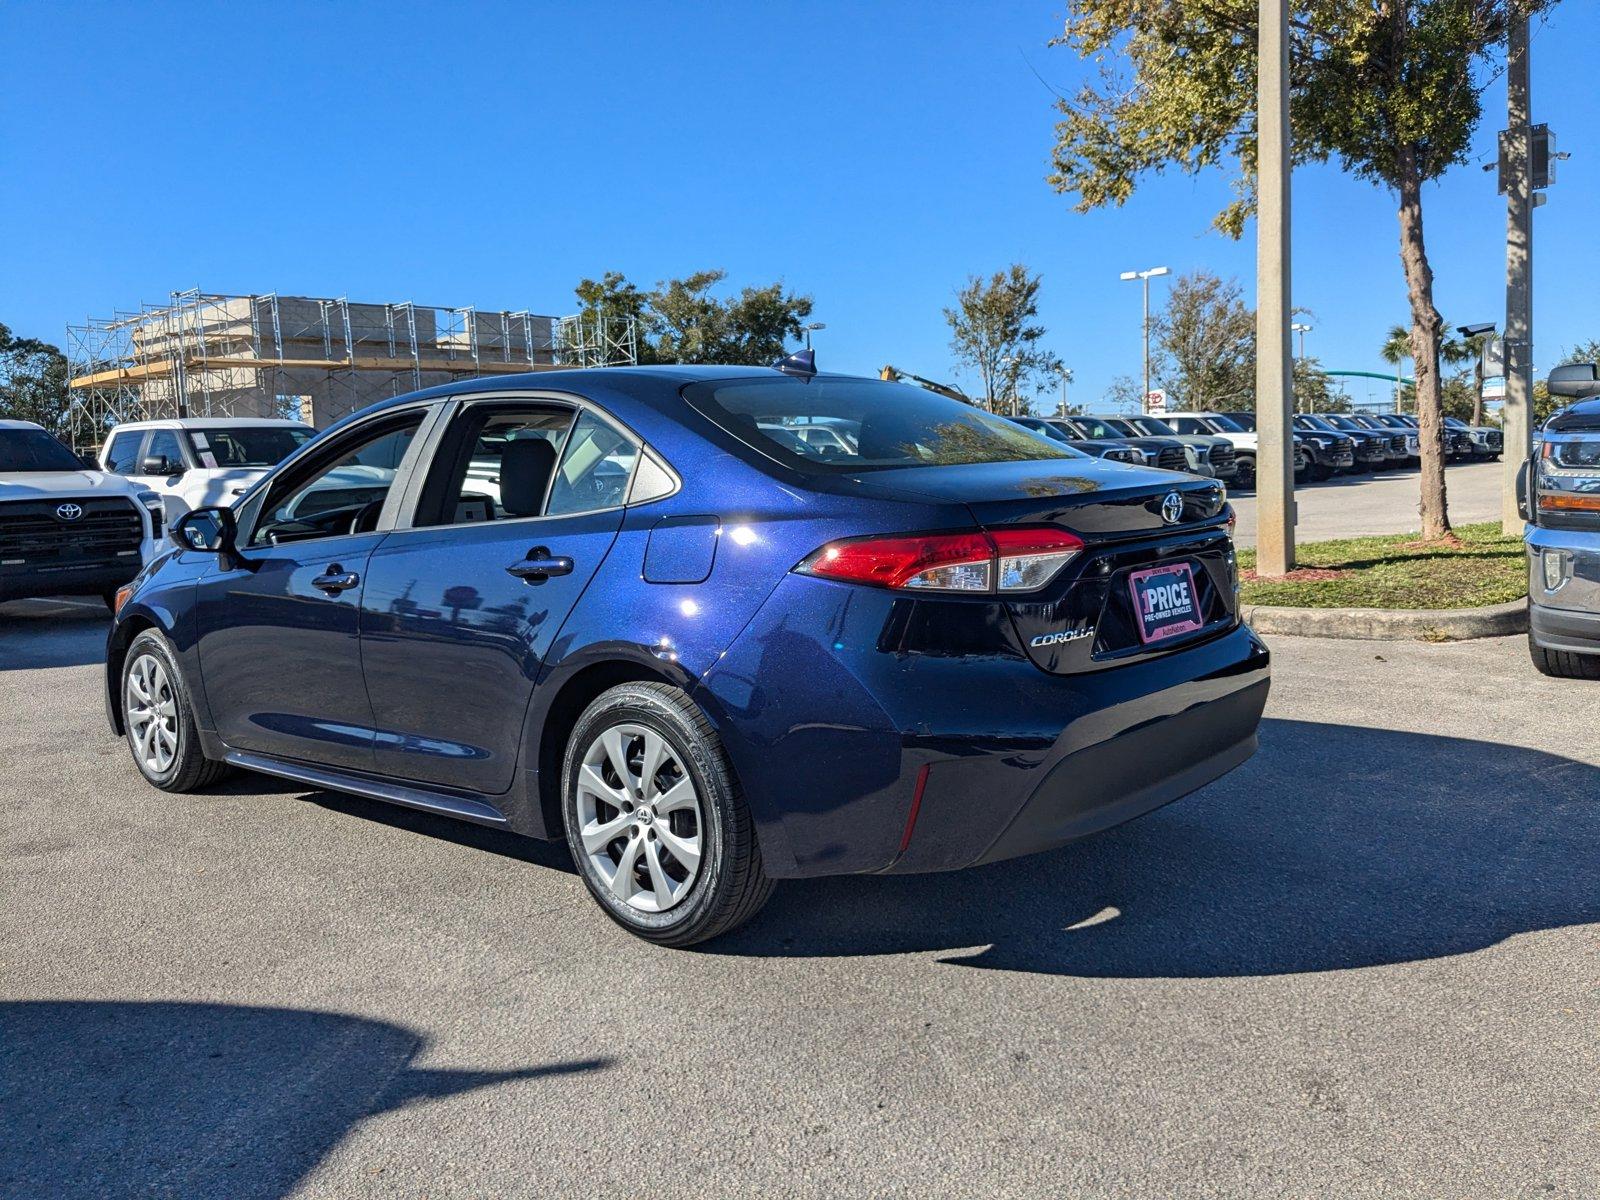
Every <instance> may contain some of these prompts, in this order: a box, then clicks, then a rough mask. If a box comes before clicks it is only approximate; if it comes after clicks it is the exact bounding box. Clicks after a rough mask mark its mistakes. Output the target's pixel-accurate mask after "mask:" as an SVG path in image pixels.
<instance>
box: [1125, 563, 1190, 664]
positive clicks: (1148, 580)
mask: <svg viewBox="0 0 1600 1200" xmlns="http://www.w3.org/2000/svg"><path fill="white" fill-rule="evenodd" d="M1128 590H1129V591H1130V592H1132V593H1133V610H1134V613H1135V614H1136V616H1137V619H1138V622H1139V637H1140V638H1141V639H1142V640H1143V641H1144V643H1145V645H1149V644H1150V643H1151V642H1159V641H1161V640H1162V639H1163V638H1169V637H1176V636H1177V635H1178V634H1180V633H1193V632H1194V631H1195V630H1197V629H1200V628H1202V627H1203V626H1204V625H1205V622H1204V621H1202V620H1201V619H1200V598H1199V597H1198V596H1197V595H1196V594H1195V590H1194V568H1193V567H1192V566H1190V565H1189V564H1188V563H1177V564H1175V565H1172V566H1166V567H1152V568H1150V569H1149V570H1148V571H1135V572H1134V573H1133V574H1131V575H1129V576H1128Z"/></svg>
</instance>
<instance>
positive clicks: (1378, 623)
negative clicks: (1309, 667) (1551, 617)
mask: <svg viewBox="0 0 1600 1200" xmlns="http://www.w3.org/2000/svg"><path fill="white" fill-rule="evenodd" d="M1240 611H1241V613H1242V615H1243V616H1244V619H1245V620H1246V621H1248V622H1249V623H1250V627H1251V628H1252V629H1254V630H1255V631H1256V632H1257V633H1281V634H1286V635H1290V636H1293V637H1321V638H1370V639H1374V640H1378V641H1389V642H1396V641H1410V640H1421V641H1429V642H1444V641H1465V640H1466V639H1468V638H1485V637H1505V636H1506V635H1507V634H1513V633H1526V632H1527V631H1528V602H1527V601H1526V600H1513V601H1512V602H1511V603H1509V604H1490V605H1486V606H1485V607H1483V608H1410V609H1407V608H1281V607H1275V606H1273V605H1270V604H1246V605H1244V606H1243V607H1242V609H1241V610H1240Z"/></svg>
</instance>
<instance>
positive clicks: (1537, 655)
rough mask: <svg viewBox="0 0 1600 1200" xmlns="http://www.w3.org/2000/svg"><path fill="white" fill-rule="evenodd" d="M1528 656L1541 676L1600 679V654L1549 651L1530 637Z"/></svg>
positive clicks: (1530, 635)
mask: <svg viewBox="0 0 1600 1200" xmlns="http://www.w3.org/2000/svg"><path fill="white" fill-rule="evenodd" d="M1528 655H1529V657H1530V658H1532V659H1533V665H1534V666H1535V667H1536V668H1537V669H1538V671H1539V673H1540V674H1541V675H1550V676H1553V677H1554V678H1556V679H1600V654H1574V653H1573V652H1572V651H1570V650H1547V649H1545V648H1544V647H1543V646H1541V645H1539V643H1538V642H1536V641H1534V640H1533V634H1531V633H1530V634H1529V635H1528Z"/></svg>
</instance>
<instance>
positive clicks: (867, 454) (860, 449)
mask: <svg viewBox="0 0 1600 1200" xmlns="http://www.w3.org/2000/svg"><path fill="white" fill-rule="evenodd" d="M922 436H924V430H923V427H922V423H921V422H920V421H917V420H916V419H915V418H910V417H906V416H905V415H903V414H901V413H898V412H895V411H893V410H892V409H891V410H883V411H878V412H869V413H868V414H867V415H866V416H865V417H864V418H862V421H861V432H860V433H859V434H858V435H857V436H856V448H857V453H859V454H860V455H861V457H862V458H904V457H906V455H908V454H911V453H914V451H913V450H912V449H911V447H914V446H915V445H916V444H917V442H918V440H919V439H920V438H921V437H922Z"/></svg>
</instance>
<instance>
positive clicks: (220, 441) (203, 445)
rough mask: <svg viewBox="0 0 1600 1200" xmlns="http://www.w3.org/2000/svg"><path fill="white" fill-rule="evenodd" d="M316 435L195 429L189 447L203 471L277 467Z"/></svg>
mask: <svg viewBox="0 0 1600 1200" xmlns="http://www.w3.org/2000/svg"><path fill="white" fill-rule="evenodd" d="M313 436H314V435H313V434H312V432H311V430H309V429H293V428H285V427H284V426H273V425H256V426H250V425H241V426H239V427H237V428H224V429H191V430H190V431H189V443H190V445H192V446H193V447H194V455H195V458H197V459H198V460H199V462H200V465H201V466H202V467H275V466H277V465H278V464H279V463H281V462H282V461H283V460H284V459H286V458H288V457H289V455H291V454H293V453H294V452H295V451H296V450H298V449H299V448H300V447H301V446H303V445H305V444H306V443H307V442H309V441H310V440H311V439H312V437H313Z"/></svg>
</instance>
